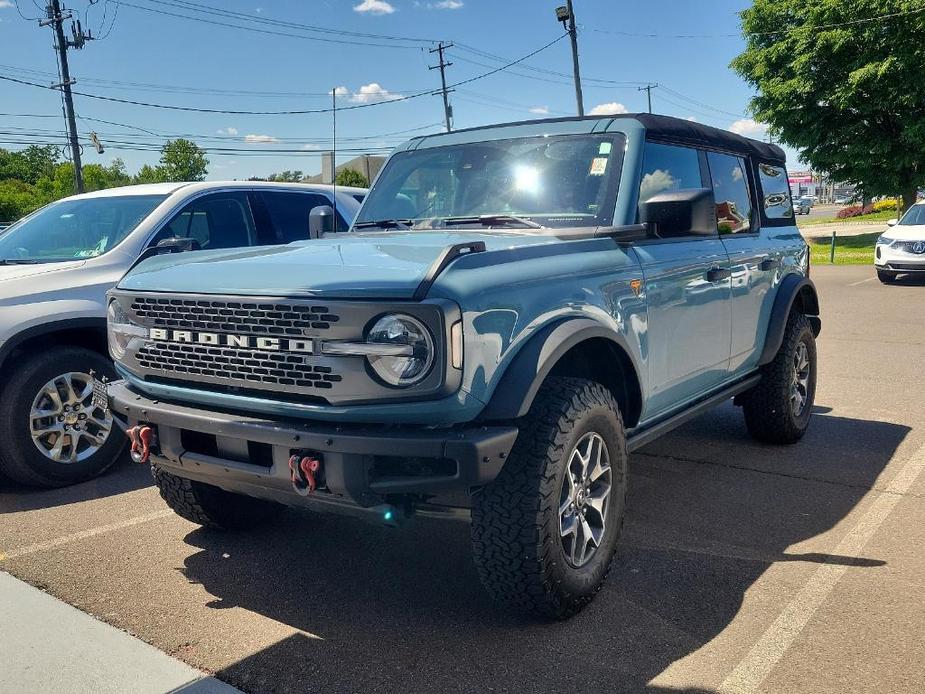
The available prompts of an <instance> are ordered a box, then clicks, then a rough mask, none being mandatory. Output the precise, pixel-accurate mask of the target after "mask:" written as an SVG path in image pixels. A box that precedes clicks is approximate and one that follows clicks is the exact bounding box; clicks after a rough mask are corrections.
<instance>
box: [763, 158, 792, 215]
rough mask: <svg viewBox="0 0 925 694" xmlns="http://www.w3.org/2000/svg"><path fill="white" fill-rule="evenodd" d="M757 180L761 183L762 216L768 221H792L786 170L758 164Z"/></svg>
mask: <svg viewBox="0 0 925 694" xmlns="http://www.w3.org/2000/svg"><path fill="white" fill-rule="evenodd" d="M758 178H759V180H760V182H761V200H762V203H763V205H764V216H765V217H767V218H768V219H772V220H773V219H788V220H789V219H793V204H792V203H791V201H790V183H789V182H788V181H787V169H785V168H784V167H783V166H774V165H772V164H761V163H759V164H758Z"/></svg>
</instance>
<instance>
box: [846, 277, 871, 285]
mask: <svg viewBox="0 0 925 694" xmlns="http://www.w3.org/2000/svg"><path fill="white" fill-rule="evenodd" d="M875 279H877V278H876V277H868V278H867V279H866V280H861V281H860V282H852V283H851V284H849V285H848V286H849V287H857V286H858V285H859V284H865V283H866V282H873V281H874V280H875Z"/></svg>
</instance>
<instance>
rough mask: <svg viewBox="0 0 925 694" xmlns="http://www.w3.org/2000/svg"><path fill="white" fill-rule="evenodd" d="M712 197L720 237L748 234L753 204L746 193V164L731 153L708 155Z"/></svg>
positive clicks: (709, 153) (747, 192)
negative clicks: (713, 198)
mask: <svg viewBox="0 0 925 694" xmlns="http://www.w3.org/2000/svg"><path fill="white" fill-rule="evenodd" d="M707 161H708V162H709V164H710V177H711V178H712V179H713V195H714V197H715V198H716V226H717V229H718V230H719V233H720V234H741V233H747V232H749V231H751V228H752V222H751V219H752V202H751V195H750V194H749V191H748V174H747V173H746V169H745V161H744V160H743V159H741V158H739V157H734V156H732V155H730V154H718V153H717V152H708V153H707Z"/></svg>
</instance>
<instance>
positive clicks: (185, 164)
mask: <svg viewBox="0 0 925 694" xmlns="http://www.w3.org/2000/svg"><path fill="white" fill-rule="evenodd" d="M208 167H209V160H208V159H207V158H206V154H205V152H203V151H202V149H200V147H199V146H198V145H197V144H196V143H195V142H192V141H190V140H184V139H183V138H178V139H176V140H168V141H167V143H166V144H165V145H164V148H163V149H162V150H161V165H160V166H159V167H158V168H159V169H161V175H162V176H163V179H162V180H164V181H201V180H203V179H204V178H205V177H206V174H207V173H208Z"/></svg>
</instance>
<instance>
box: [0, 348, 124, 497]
mask: <svg viewBox="0 0 925 694" xmlns="http://www.w3.org/2000/svg"><path fill="white" fill-rule="evenodd" d="M91 371H93V372H94V373H95V374H96V375H97V376H98V377H102V376H107V377H109V378H113V377H115V372H114V371H113V367H112V363H111V362H110V361H109V360H108V359H107V358H106V357H104V356H102V355H101V354H99V353H97V352H94V351H92V350H89V349H85V348H83V347H64V346H59V347H51V348H49V349H46V350H42V351H40V352H38V353H36V354H32V355H31V356H24V357H23V358H22V359H21V360H19V361H18V362H17V364H16V369H15V371H13V372H12V374H11V375H10V378H9V380H8V381H7V383H6V384H5V385H4V386H3V388H2V391H0V440H2V441H4V442H5V446H4V448H3V450H2V453H0V473H2V474H3V475H4V476H5V477H8V478H10V479H11V480H13V481H15V482H19V483H20V484H25V485H29V486H35V487H63V486H65V485H68V484H74V483H76V482H81V481H83V480H87V479H90V478H91V477H95V476H96V475H98V474H100V473H101V472H103V471H104V470H105V469H106V468H108V467H109V466H111V465H112V464H113V463H114V462H115V461H116V460H117V459H118V457H119V455H120V453H121V452H122V451H123V450H124V448H125V443H126V438H125V437H124V436H123V435H122V432H121V431H119V429H118V427H116V426H115V423H114V421H113V418H112V414H111V413H109V412H108V411H103V410H101V409H99V408H95V407H93V404H92V390H93V389H92V379H91V377H90V372H91Z"/></svg>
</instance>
